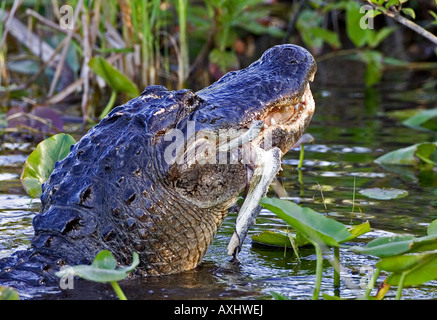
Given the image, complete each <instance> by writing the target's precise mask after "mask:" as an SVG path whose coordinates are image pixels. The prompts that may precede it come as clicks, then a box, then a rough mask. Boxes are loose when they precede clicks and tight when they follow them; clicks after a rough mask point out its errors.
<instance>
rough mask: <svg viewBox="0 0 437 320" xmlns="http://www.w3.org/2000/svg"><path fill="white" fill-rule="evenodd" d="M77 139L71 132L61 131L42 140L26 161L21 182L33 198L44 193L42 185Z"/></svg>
mask: <svg viewBox="0 0 437 320" xmlns="http://www.w3.org/2000/svg"><path fill="white" fill-rule="evenodd" d="M75 143H76V141H75V140H74V138H73V137H72V136H70V135H69V134H64V133H59V134H56V135H54V136H51V137H50V138H48V139H46V140H44V141H42V142H40V143H39V144H38V146H37V147H36V149H35V150H33V152H32V153H31V154H30V155H29V157H28V158H27V160H26V162H25V163H24V167H23V171H22V173H21V177H20V179H21V184H22V185H23V188H24V190H25V191H26V192H27V194H28V195H30V196H31V197H32V198H36V197H39V196H40V195H41V193H42V189H41V186H42V184H43V183H44V182H45V181H47V179H48V178H49V177H50V174H51V173H52V171H53V169H54V167H55V163H56V162H57V161H59V160H62V159H64V158H65V157H66V156H67V154H68V153H69V151H70V147H71V146H72V145H73V144H75Z"/></svg>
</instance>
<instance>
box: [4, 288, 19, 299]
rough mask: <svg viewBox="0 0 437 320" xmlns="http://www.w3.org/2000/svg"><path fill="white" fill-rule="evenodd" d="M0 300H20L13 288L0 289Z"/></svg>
mask: <svg viewBox="0 0 437 320" xmlns="http://www.w3.org/2000/svg"><path fill="white" fill-rule="evenodd" d="M0 300H20V296H19V295H18V292H17V291H16V290H15V289H13V288H10V287H0Z"/></svg>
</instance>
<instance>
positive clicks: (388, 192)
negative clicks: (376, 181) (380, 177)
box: [359, 188, 408, 200]
mask: <svg viewBox="0 0 437 320" xmlns="http://www.w3.org/2000/svg"><path fill="white" fill-rule="evenodd" d="M359 192H360V193H361V194H362V195H364V196H366V197H369V198H372V199H378V200H391V199H399V198H404V197H406V196H407V195H408V191H406V190H401V189H395V188H368V189H362V190H360V191H359Z"/></svg>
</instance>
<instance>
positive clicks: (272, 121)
mask: <svg viewBox="0 0 437 320" xmlns="http://www.w3.org/2000/svg"><path fill="white" fill-rule="evenodd" d="M270 125H271V126H276V121H275V119H273V118H272V120H270Z"/></svg>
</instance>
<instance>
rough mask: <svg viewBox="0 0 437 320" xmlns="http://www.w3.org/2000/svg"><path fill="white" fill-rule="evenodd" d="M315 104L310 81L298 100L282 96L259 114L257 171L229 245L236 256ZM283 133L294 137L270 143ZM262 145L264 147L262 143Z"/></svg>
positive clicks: (256, 144) (228, 249)
mask: <svg viewBox="0 0 437 320" xmlns="http://www.w3.org/2000/svg"><path fill="white" fill-rule="evenodd" d="M313 77H314V74H313V75H311V78H310V79H309V80H312V78H313ZM314 108H315V104H314V99H313V96H312V93H311V90H310V86H309V83H308V84H307V86H306V89H305V91H304V93H303V95H302V97H300V99H298V100H297V101H292V100H289V99H282V100H280V101H279V102H277V103H275V104H273V106H271V107H269V108H267V110H268V111H267V112H266V113H264V114H263V115H261V116H260V117H259V118H258V119H261V121H263V123H264V125H263V129H262V130H261V132H260V133H259V134H258V136H257V137H256V138H255V139H254V140H253V141H252V142H251V147H252V148H254V149H255V153H256V156H255V157H251V158H255V171H254V175H253V178H252V180H251V182H250V185H249V191H248V194H247V196H246V198H245V200H244V203H243V205H242V207H241V209H240V211H239V213H238V216H237V221H236V224H235V231H234V233H233V234H232V237H231V239H230V241H229V244H228V246H227V252H228V255H233V256H234V258H235V259H237V256H238V253H239V252H240V251H241V246H242V245H243V242H244V239H245V238H246V236H247V233H248V231H249V229H250V227H251V226H252V225H253V224H254V223H255V219H256V217H257V216H258V214H259V213H260V212H261V205H260V204H259V201H260V200H261V198H262V197H264V196H265V195H266V193H267V191H268V188H269V185H270V184H271V182H272V181H273V179H274V178H275V176H276V174H277V173H278V172H279V170H280V169H281V158H282V155H283V152H284V153H285V152H287V151H288V149H290V148H291V147H292V146H293V145H294V144H295V143H296V142H297V140H298V139H299V138H300V137H301V136H302V134H303V133H304V130H305V128H306V126H307V125H308V123H309V121H310V120H311V117H312V115H313V113H314ZM258 121H260V120H257V121H254V122H252V125H251V128H252V127H254V123H255V122H258ZM278 132H279V133H278ZM281 134H282V135H284V136H289V137H291V138H290V139H289V140H288V141H286V142H284V141H282V143H281V145H280V148H281V149H279V148H278V147H275V146H273V148H269V147H268V146H266V143H265V142H266V141H269V143H267V145H269V146H271V145H272V144H271V143H272V140H273V139H274V136H275V135H276V136H278V135H281ZM262 142H264V143H262ZM261 145H262V146H263V147H260V146H261ZM266 147H267V148H266ZM264 148H266V149H267V151H266V150H264ZM281 150H282V151H281Z"/></svg>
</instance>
